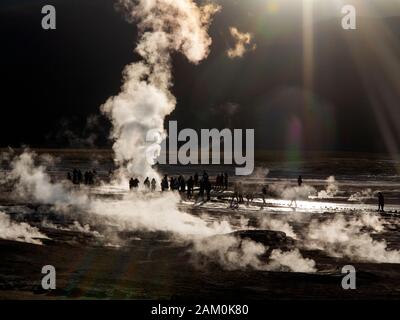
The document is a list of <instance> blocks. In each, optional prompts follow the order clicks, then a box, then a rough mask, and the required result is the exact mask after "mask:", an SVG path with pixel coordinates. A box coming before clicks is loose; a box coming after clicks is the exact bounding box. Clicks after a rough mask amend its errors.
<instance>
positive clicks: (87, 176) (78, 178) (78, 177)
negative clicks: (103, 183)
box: [67, 169, 97, 186]
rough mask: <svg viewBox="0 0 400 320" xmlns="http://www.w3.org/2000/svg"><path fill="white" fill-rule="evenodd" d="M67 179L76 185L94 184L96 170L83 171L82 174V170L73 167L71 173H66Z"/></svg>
mask: <svg viewBox="0 0 400 320" xmlns="http://www.w3.org/2000/svg"><path fill="white" fill-rule="evenodd" d="M67 179H68V180H69V181H71V182H72V183H73V184H76V185H80V184H85V185H87V186H90V185H94V184H96V181H97V172H96V170H88V171H85V173H84V174H82V171H81V170H80V169H73V170H72V173H71V172H68V173H67Z"/></svg>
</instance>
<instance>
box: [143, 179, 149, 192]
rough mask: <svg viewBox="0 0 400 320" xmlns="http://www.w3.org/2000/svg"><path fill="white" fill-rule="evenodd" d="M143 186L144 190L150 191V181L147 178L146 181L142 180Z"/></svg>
mask: <svg viewBox="0 0 400 320" xmlns="http://www.w3.org/2000/svg"><path fill="white" fill-rule="evenodd" d="M143 184H144V186H145V187H146V189H148V190H150V179H149V177H147V178H146V180H144V182H143Z"/></svg>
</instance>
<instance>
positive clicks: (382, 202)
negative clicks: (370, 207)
mask: <svg viewBox="0 0 400 320" xmlns="http://www.w3.org/2000/svg"><path fill="white" fill-rule="evenodd" d="M384 207H385V197H384V196H383V194H382V192H379V193H378V211H381V212H385V210H384Z"/></svg>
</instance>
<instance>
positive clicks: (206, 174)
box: [203, 170, 208, 182]
mask: <svg viewBox="0 0 400 320" xmlns="http://www.w3.org/2000/svg"><path fill="white" fill-rule="evenodd" d="M203 179H204V182H207V181H208V173H207V172H206V171H205V170H204V171H203Z"/></svg>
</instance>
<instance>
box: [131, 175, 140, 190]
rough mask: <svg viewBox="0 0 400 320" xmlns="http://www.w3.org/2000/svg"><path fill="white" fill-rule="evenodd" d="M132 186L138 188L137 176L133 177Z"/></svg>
mask: <svg viewBox="0 0 400 320" xmlns="http://www.w3.org/2000/svg"><path fill="white" fill-rule="evenodd" d="M132 186H133V188H134V189H137V188H139V179H138V178H135V179H134V180H133V181H132Z"/></svg>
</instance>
